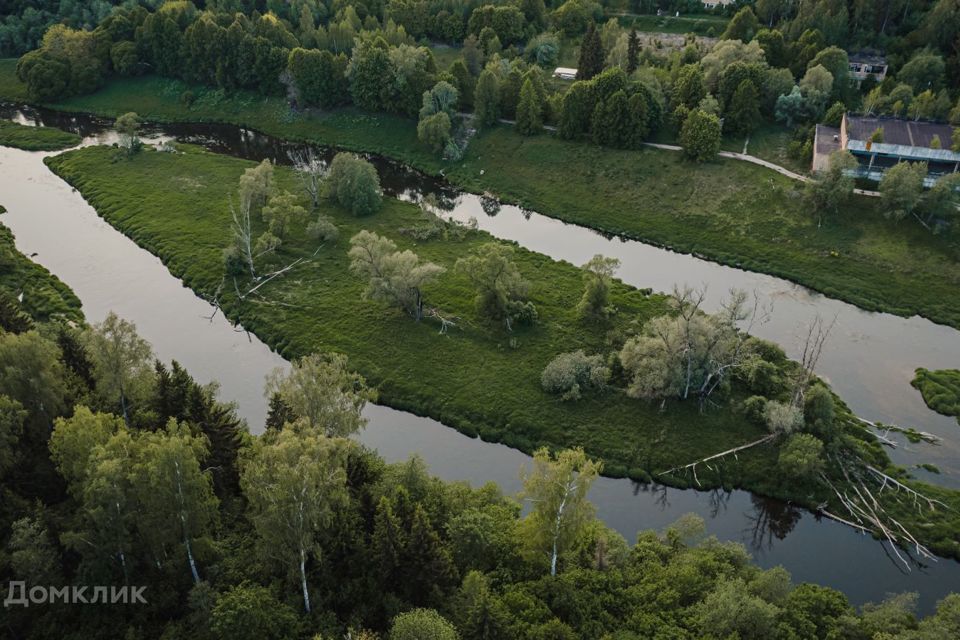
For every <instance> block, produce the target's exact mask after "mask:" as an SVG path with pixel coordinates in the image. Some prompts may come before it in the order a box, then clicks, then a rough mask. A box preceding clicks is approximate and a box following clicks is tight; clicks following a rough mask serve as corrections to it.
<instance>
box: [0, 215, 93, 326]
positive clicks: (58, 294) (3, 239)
mask: <svg viewBox="0 0 960 640" xmlns="http://www.w3.org/2000/svg"><path fill="white" fill-rule="evenodd" d="M3 213H5V210H4V208H3V206H0V214H3ZM80 306H81V305H80V299H79V298H77V296H76V295H75V294H74V293H73V291H71V290H70V287H68V286H67V285H65V284H64V283H63V282H61V281H60V280H59V279H58V278H57V277H56V276H54V275H53V274H52V273H50V272H49V271H48V270H47V269H45V268H44V267H42V266H40V265H39V264H37V263H35V262H34V261H32V260H31V259H30V258H28V257H27V256H25V255H23V254H22V253H20V251H19V250H18V249H17V247H16V245H15V244H14V236H13V232H11V231H10V230H9V229H8V228H7V227H6V226H4V224H3V216H2V215H0V314H2V315H3V317H2V318H0V320H2V321H7V320H10V319H11V318H7V317H6V314H7V313H9V312H10V311H11V310H13V309H19V310H20V311H22V312H23V313H26V314H27V315H28V316H30V318H32V319H33V320H34V321H37V322H46V321H48V320H53V319H64V320H69V321H73V322H83V312H82V311H81V310H80ZM0 327H2V325H0Z"/></svg>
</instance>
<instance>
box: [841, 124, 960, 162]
mask: <svg viewBox="0 0 960 640" xmlns="http://www.w3.org/2000/svg"><path fill="white" fill-rule="evenodd" d="M880 127H883V144H884V145H885V146H887V145H898V146H903V147H921V148H924V149H925V151H924V153H926V152H929V151H938V150H936V149H930V144H931V141H932V140H933V137H934V136H939V137H940V147H941V148H940V149H939V151H947V152H948V153H949V149H950V148H951V147H952V146H953V127H951V126H950V125H948V124H939V123H936V122H914V121H912V120H902V119H900V118H870V117H861V116H851V115H847V137H848V138H849V139H850V140H851V141H853V140H862V141H867V140H869V139H870V136H871V135H872V134H873V132H874V131H876V130H877V129H879V128H880Z"/></svg>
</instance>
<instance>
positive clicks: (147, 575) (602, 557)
mask: <svg viewBox="0 0 960 640" xmlns="http://www.w3.org/2000/svg"><path fill="white" fill-rule="evenodd" d="M381 215H382V214H381ZM21 258H22V259H24V260H26V258H25V257H23V256H21ZM47 280H48V283H47V284H48V286H51V287H60V286H62V285H60V284H59V283H57V282H56V281H54V280H53V279H52V277H50V276H49V274H47ZM11 283H13V285H16V283H17V280H16V278H14V279H13V280H11V278H10V275H9V274H8V273H7V272H5V271H0V287H2V288H9V287H10V286H11ZM21 312H22V314H23V316H24V317H26V318H27V320H26V323H21V322H17V321H14V322H10V318H9V317H8V316H4V315H0V444H2V447H0V480H2V482H0V494H2V498H3V499H2V501H0V549H2V551H0V581H2V582H3V584H4V585H5V587H7V586H9V589H6V588H5V590H4V599H5V603H4V607H5V608H4V628H5V630H6V631H7V632H8V633H10V634H12V635H13V636H14V637H57V638H94V639H100V638H103V639H110V640H112V639H114V638H116V637H118V636H125V637H139V638H160V637H180V636H184V635H189V636H190V637H191V638H198V639H201V640H203V639H207V638H209V639H211V640H248V639H249V640H264V639H276V640H289V639H292V638H303V639H307V638H311V639H313V640H318V639H320V638H340V637H343V636H344V634H345V633H348V634H349V637H352V638H362V639H363V640H377V639H383V640H413V639H421V638H424V637H428V638H431V640H438V639H439V640H457V639H462V640H508V639H509V640H543V639H545V638H551V639H562V640H567V639H570V640H574V639H582V640H595V639H597V638H601V639H603V640H631V639H633V638H643V637H662V636H663V635H664V634H671V636H670V637H676V638H693V637H697V638H728V637H731V636H734V637H740V638H744V639H748V640H767V639H777V640H779V639H783V640H792V639H793V638H813V637H817V638H820V637H823V638H830V637H843V638H852V639H855V640H871V639H875V638H877V637H878V635H877V634H879V633H881V632H882V633H883V634H884V636H883V637H885V638H893V639H894V640H935V639H936V640H939V639H940V638H946V637H954V636H956V635H957V634H958V633H960V626H958V623H957V613H958V609H960V597H958V596H957V595H950V596H948V597H946V598H945V599H944V600H943V601H941V602H940V603H939V605H938V608H937V613H936V614H935V615H931V616H929V617H927V618H925V619H922V620H919V619H918V618H917V617H916V615H915V613H914V610H915V605H916V598H915V596H912V595H911V594H902V595H897V596H891V597H890V598H889V599H888V600H886V601H884V602H882V603H876V604H869V605H865V606H864V607H863V609H862V610H861V611H857V610H856V609H855V608H854V607H852V606H850V604H849V603H848V601H847V599H846V598H845V596H844V595H843V594H842V593H840V592H838V591H835V590H833V589H829V588H825V587H820V586H817V585H815V584H801V585H795V584H792V583H791V581H790V576H789V574H788V573H787V572H786V571H784V570H783V569H781V568H774V569H770V570H766V571H764V570H760V569H759V568H757V567H756V565H754V564H752V563H751V561H750V558H749V556H748V554H747V552H746V550H745V549H744V548H743V547H742V546H741V545H738V544H734V543H727V542H719V541H717V540H715V539H713V538H707V537H705V536H704V533H703V530H704V528H703V522H702V521H701V520H700V519H699V518H697V517H695V516H686V517H684V518H682V519H680V520H679V521H677V523H675V524H674V525H672V526H670V527H669V528H667V529H666V530H664V531H663V532H659V533H658V532H653V531H645V532H640V533H639V534H638V536H637V538H636V540H635V541H631V542H634V544H632V546H631V545H628V543H627V541H626V540H624V539H623V538H622V537H621V536H620V535H619V534H617V533H616V532H614V531H612V530H610V529H608V528H606V527H605V526H604V525H603V524H602V523H600V522H599V521H597V520H596V519H595V518H594V516H593V509H592V507H591V505H590V503H589V499H588V493H589V489H590V485H591V483H592V481H593V479H594V478H595V477H596V473H597V472H598V471H599V469H600V467H599V465H598V464H596V463H594V462H592V461H591V460H590V459H589V458H588V457H587V456H585V455H584V453H583V452H582V451H579V450H568V451H563V452H559V453H558V454H556V455H551V454H549V453H548V452H546V451H540V452H538V453H537V454H536V457H535V459H534V461H533V463H532V465H531V466H530V468H528V469H526V470H525V471H524V476H523V484H524V492H523V494H522V495H521V496H518V499H519V500H522V501H529V504H531V505H532V508H531V509H530V511H529V512H528V513H527V515H525V516H523V517H521V505H522V502H518V501H516V500H514V499H512V498H511V497H507V496H503V495H502V494H501V492H500V491H499V489H498V488H497V487H496V486H495V485H492V484H489V485H486V486H484V487H481V488H478V489H471V488H470V487H468V486H467V485H465V484H461V483H443V482H440V481H438V480H436V479H434V478H431V477H430V476H429V475H428V472H427V470H426V469H425V468H424V466H423V464H422V463H421V462H420V461H419V460H417V459H412V460H410V461H409V462H406V463H401V464H392V465H387V464H384V462H383V461H382V460H381V459H380V458H379V457H378V456H377V455H376V454H375V453H373V452H370V451H369V450H366V449H364V448H363V447H362V446H359V445H357V444H355V443H354V442H352V441H351V440H348V439H346V438H345V436H349V435H350V434H352V433H354V432H355V431H356V430H357V429H358V428H362V426H363V420H362V418H361V416H360V412H361V410H362V409H363V406H364V403H365V401H366V399H367V398H368V397H370V393H369V391H368V389H367V387H366V386H365V384H364V381H363V380H362V379H359V378H357V377H356V376H355V375H353V374H350V373H348V372H347V371H346V370H345V369H344V366H345V365H347V364H348V362H347V361H346V360H345V359H343V358H336V357H332V358H331V357H325V356H318V355H314V356H310V357H308V358H306V359H304V360H301V361H300V362H299V363H297V364H296V365H295V366H294V368H293V370H292V372H290V373H289V374H283V373H276V374H274V375H272V376H271V377H270V381H269V386H268V389H269V390H270V391H273V392H275V395H274V402H272V403H271V407H272V410H271V413H270V417H269V419H268V424H267V431H266V433H264V434H263V435H261V436H258V437H253V436H251V435H250V434H249V433H248V432H247V430H246V425H244V424H243V423H242V422H241V421H240V420H238V418H237V416H236V414H235V413H234V410H233V409H232V408H231V407H230V406H227V405H224V404H221V403H220V402H218V401H217V399H216V396H215V392H214V390H213V388H212V387H209V388H208V387H203V386H201V385H198V384H197V383H196V382H194V381H193V379H192V378H191V376H190V374H189V373H188V372H187V371H185V370H184V369H183V368H182V367H180V366H179V365H177V364H176V363H173V364H172V365H163V364H160V363H159V362H156V361H154V359H153V354H152V350H151V348H150V345H149V344H147V343H146V342H144V341H143V340H142V339H141V338H140V337H139V336H138V335H137V334H136V330H135V327H133V325H131V324H129V323H127V322H125V321H123V320H122V319H119V318H117V317H116V316H113V315H110V316H109V317H108V318H107V319H106V320H105V321H104V322H103V323H101V324H98V325H95V326H92V327H88V326H85V325H83V324H82V319H81V320H80V323H79V324H78V325H76V326H70V325H68V324H66V323H64V322H62V321H61V320H54V321H50V320H49V319H48V317H47V316H45V315H44V314H43V313H38V312H34V311H30V310H29V309H27V308H26V307H25V306H24V308H23V309H22V310H21ZM118 345H119V348H116V347H117V346H118ZM35 381H40V382H41V384H40V385H39V386H35V385H34V384H33V382H35ZM304 498H306V499H304ZM287 523H289V524H292V525H293V526H286V524H287ZM92 583H95V584H97V585H112V586H113V587H114V588H115V589H118V587H117V585H137V586H138V589H139V590H138V591H137V593H138V594H139V596H140V597H141V598H142V599H143V601H142V602H140V601H134V603H133V604H113V605H111V606H107V605H106V603H105V602H104V603H102V604H101V599H100V595H99V594H98V591H96V590H94V589H93V588H92V587H90V586H89V585H91V584H92ZM10 585H13V586H10ZM20 585H23V591H22V592H21V590H20V588H21V587H20ZM48 586H49V587H53V588H56V589H57V591H56V592H55V593H57V594H61V593H68V594H70V595H69V597H70V598H71V599H73V598H78V597H79V598H80V599H79V600H71V602H72V603H71V604H67V603H66V602H65V601H64V600H65V597H64V596H62V595H57V596H55V597H54V598H53V599H54V602H46V601H44V602H42V603H41V602H40V601H39V597H38V596H37V592H36V591H33V590H32V589H33V588H34V587H37V588H41V587H48ZM71 586H73V587H76V588H74V589H71ZM79 587H84V589H83V590H81V589H79ZM61 588H64V589H66V591H64V592H61ZM107 592H108V593H109V592H110V589H107ZM76 594H79V596H77V595H76ZM84 598H85V600H84ZM31 599H33V600H32V601H31ZM84 602H86V604H83V603H84ZM91 603H92V604H91ZM26 604H29V605H30V606H24V605H26ZM94 611H95V612H96V615H92V614H91V612H94Z"/></svg>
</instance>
